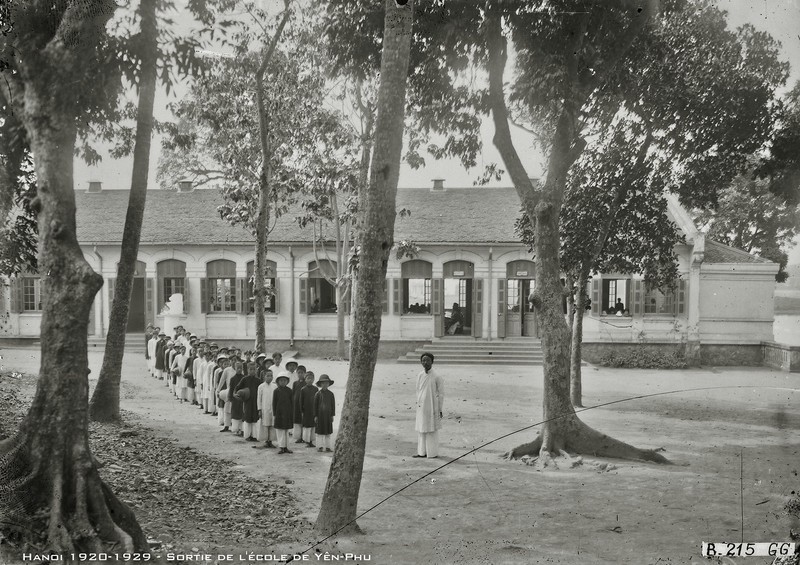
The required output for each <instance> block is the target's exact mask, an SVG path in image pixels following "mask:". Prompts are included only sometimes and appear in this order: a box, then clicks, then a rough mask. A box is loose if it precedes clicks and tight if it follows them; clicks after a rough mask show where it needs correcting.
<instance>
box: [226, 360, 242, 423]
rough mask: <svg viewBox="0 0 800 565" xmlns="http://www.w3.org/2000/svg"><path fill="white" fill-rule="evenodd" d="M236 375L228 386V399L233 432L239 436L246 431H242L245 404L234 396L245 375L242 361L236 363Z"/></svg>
mask: <svg viewBox="0 0 800 565" xmlns="http://www.w3.org/2000/svg"><path fill="white" fill-rule="evenodd" d="M235 368H236V374H235V375H233V376H232V377H231V380H230V383H229V385H228V398H229V399H230V401H231V431H232V432H234V433H235V434H236V435H237V436H241V435H244V431H243V430H242V419H243V418H244V404H243V403H242V401H241V400H240V399H239V398H237V397H236V395H234V394H233V392H234V391H235V390H236V387H237V386H239V383H240V382H241V380H242V379H243V378H244V374H243V373H242V363H241V362H240V361H237V362H236V365H235Z"/></svg>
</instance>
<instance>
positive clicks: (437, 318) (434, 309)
mask: <svg viewBox="0 0 800 565" xmlns="http://www.w3.org/2000/svg"><path fill="white" fill-rule="evenodd" d="M443 287H444V280H443V279H433V280H432V281H431V314H433V336H434V337H442V336H443V335H444V320H443V319H442V318H443V316H442V315H443V312H442V290H443Z"/></svg>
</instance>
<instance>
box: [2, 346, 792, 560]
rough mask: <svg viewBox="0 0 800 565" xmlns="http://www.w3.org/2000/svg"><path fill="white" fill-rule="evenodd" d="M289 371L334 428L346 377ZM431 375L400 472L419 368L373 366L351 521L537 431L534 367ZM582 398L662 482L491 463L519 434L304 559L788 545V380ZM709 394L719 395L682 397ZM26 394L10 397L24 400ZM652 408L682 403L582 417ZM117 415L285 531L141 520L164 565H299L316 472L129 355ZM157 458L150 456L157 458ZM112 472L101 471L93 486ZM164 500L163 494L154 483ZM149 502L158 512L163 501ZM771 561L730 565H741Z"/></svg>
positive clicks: (664, 555)
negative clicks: (322, 401)
mask: <svg viewBox="0 0 800 565" xmlns="http://www.w3.org/2000/svg"><path fill="white" fill-rule="evenodd" d="M2 355H3V360H2V364H3V368H2V370H3V373H5V372H7V371H18V372H21V373H31V374H34V373H35V372H36V371H37V370H38V355H39V352H38V350H36V349H22V348H17V349H4V350H3V351H2ZM101 360H102V355H101V353H100V352H91V353H90V367H91V369H92V373H91V375H90V377H95V376H96V375H97V374H98V373H99V368H100V363H101ZM301 362H302V363H303V364H305V365H306V366H307V367H308V368H309V369H310V370H313V371H314V372H315V373H316V374H317V375H320V374H321V373H327V374H329V375H330V377H331V378H332V379H333V380H334V381H335V384H334V385H333V387H331V390H332V391H333V392H334V394H335V395H336V401H337V411H338V412H340V411H341V405H342V401H343V399H344V390H345V385H346V380H347V364H346V363H344V362H333V361H326V360H318V359H301ZM436 368H437V370H438V371H439V372H440V373H441V374H442V375H443V376H444V378H445V383H446V385H445V386H446V399H445V409H444V411H445V421H444V428H443V430H442V432H441V442H442V446H443V447H442V450H441V451H442V453H441V457H440V458H439V459H432V460H428V459H412V458H411V455H413V453H414V452H415V447H416V437H415V433H414V429H413V428H414V409H413V403H414V383H415V376H416V373H417V371H418V368H417V367H415V366H410V365H398V364H395V363H391V362H380V363H379V364H378V366H377V369H376V372H375V383H374V386H373V392H372V402H371V409H370V424H369V434H368V441H367V457H366V461H365V466H364V475H363V481H362V489H361V497H360V499H359V508H360V509H361V510H362V511H363V510H366V509H367V508H370V507H371V506H373V505H375V504H377V503H379V502H380V501H381V500H383V499H385V498H386V497H387V496H389V495H391V494H392V493H394V492H395V491H397V490H399V489H401V488H402V487H404V486H406V485H408V484H409V483H411V482H413V481H415V480H416V479H418V478H419V477H421V476H423V475H425V474H426V473H429V472H430V471H432V470H434V469H436V468H437V467H439V466H441V465H444V464H446V463H448V462H450V461H452V460H453V459H455V458H457V457H459V456H461V455H462V454H464V453H465V452H467V451H469V450H471V449H473V448H474V447H477V446H479V445H482V444H484V443H486V442H489V441H491V440H492V439H494V438H497V437H500V436H503V435H505V434H508V433H509V432H512V431H514V430H517V429H520V428H524V427H527V426H531V425H533V424H536V423H537V422H539V421H540V420H541V413H542V410H541V401H542V371H541V368H539V367H508V368H506V367H492V366H484V367H476V366H438V367H436ZM4 380H5V381H6V382H5V383H3V384H4V386H5V387H9V386H16V385H14V384H13V378H12V377H5V378H4ZM20 382H22V380H20ZM9 383H11V384H9ZM19 386H23V385H19ZM583 387H584V403H585V405H586V406H588V407H590V408H588V409H586V410H585V411H584V412H582V413H581V418H583V419H584V421H586V422H587V423H588V424H589V425H591V426H593V427H595V428H597V429H599V430H602V431H603V432H605V433H608V434H610V435H612V436H615V437H617V438H619V439H622V440H624V441H626V442H628V443H632V444H634V445H636V446H639V447H649V448H663V449H664V451H663V454H664V455H665V456H666V457H667V458H668V459H670V460H671V461H673V462H675V463H677V464H676V465H671V466H661V465H654V464H648V463H634V462H627V461H618V460H597V459H592V458H591V457H583V458H582V459H580V460H577V459H575V460H572V461H570V462H569V463H570V464H562V465H561V468H560V469H546V470H544V471H539V470H537V469H536V468H535V467H534V466H529V465H526V464H524V463H523V462H520V461H507V460H504V459H503V458H502V455H503V454H504V453H505V452H507V451H509V450H510V449H511V448H513V447H515V446H517V445H519V444H521V443H524V442H526V441H529V440H530V439H532V438H533V437H534V435H535V433H536V430H537V429H538V427H535V428H533V429H530V430H527V431H524V432H521V433H518V434H515V435H512V436H510V437H507V438H505V439H502V440H500V441H497V442H495V443H492V444H491V445H488V446H486V447H484V448H482V449H480V450H478V451H477V452H475V453H472V454H470V455H468V456H466V457H464V458H462V459H459V460H458V461H455V462H453V463H451V464H449V465H447V466H445V467H444V468H442V469H441V470H439V471H437V472H436V473H434V474H433V475H431V476H429V477H426V478H425V479H424V480H422V481H419V482H416V483H415V484H414V485H412V486H411V487H409V488H407V489H405V490H404V491H403V492H401V493H400V494H398V495H396V496H394V497H392V498H391V499H389V500H388V501H386V502H385V503H383V504H381V505H380V506H378V507H377V508H375V509H374V510H372V511H370V512H369V513H368V514H366V515H365V516H363V517H362V518H360V519H359V520H358V523H359V525H360V527H361V528H362V530H363V531H364V535H361V536H348V537H338V538H335V539H334V540H329V541H328V542H326V543H325V544H324V545H323V546H321V547H322V549H323V551H325V552H328V553H327V554H323V555H327V556H328V557H332V556H336V555H337V554H346V553H352V554H357V555H362V556H364V557H369V558H370V559H369V561H366V559H361V560H358V561H353V560H351V561H349V562H350V563H353V562H368V563H376V564H380V565H383V564H405V563H413V564H415V563H436V564H450V563H453V564H456V563H459V564H473V563H474V564H478V563H481V564H482V563H493V564H503V563H510V564H511V563H513V564H536V563H556V564H572V563H597V564H618V563H631V564H634V563H635V564H656V563H660V564H664V563H685V564H692V563H698V564H699V563H707V562H708V561H707V560H705V559H703V558H701V557H700V544H701V542H702V541H732V542H738V541H741V540H742V539H743V540H744V541H746V542H747V541H750V542H764V541H788V540H789V531H790V529H792V528H793V529H794V530H800V524H798V523H796V522H795V523H792V521H791V519H790V517H789V516H788V515H787V513H786V511H785V505H786V503H787V502H788V501H789V500H790V499H792V498H793V497H794V496H796V494H795V493H797V492H798V491H800V478H799V477H798V471H800V435H799V434H798V431H800V397H798V389H799V388H800V375H798V374H788V373H783V372H779V371H773V370H770V369H766V368H720V369H717V368H704V369H699V370H685V371H656V370H623V369H603V368H594V367H586V368H585V369H584V385H583ZM710 387H730V388H715V389H712V390H703V391H694V392H693V391H689V390H686V389H696V388H710ZM28 388H29V389H30V390H29V391H28V392H27V393H26V394H29V393H30V392H32V387H28ZM669 391H682V392H676V393H674V394H665V395H661V396H654V397H648V398H639V399H633V400H628V401H625V402H620V403H615V404H611V405H609V406H603V407H597V408H591V407H592V406H596V405H599V404H603V403H607V402H613V401H616V400H622V399H628V398H633V397H638V396H643V395H650V394H654V393H662V392H669ZM122 408H123V410H125V417H126V419H127V421H128V422H129V423H132V424H134V425H135V427H136V429H141V430H143V432H142V433H143V434H145V435H146V434H149V433H152V434H153V435H154V436H155V439H154V440H153V441H151V442H150V445H149V447H147V448H145V447H140V448H141V449H153V448H155V449H160V448H159V447H158V446H160V445H163V446H170V451H169V453H172V451H171V449H172V446H174V447H175V448H181V449H185V448H191V453H192V454H195V453H196V454H197V456H198V457H201V459H198V460H197V466H198V472H197V474H196V477H202V476H203V472H202V470H201V469H202V468H203V465H204V463H203V461H210V459H208V457H206V456H211V457H213V458H218V459H221V460H224V461H223V462H232V464H233V466H232V467H229V468H227V469H228V470H227V471H225V472H227V473H229V476H230V477H235V478H236V481H239V482H237V483H236V484H238V485H240V487H237V488H239V491H240V492H241V497H242V499H241V500H244V497H246V496H247V489H246V488H241V485H246V483H247V477H250V478H251V479H252V480H255V481H258V482H259V483H260V484H261V485H262V487H264V488H265V489H267V492H266V493H265V496H273V497H276V498H279V499H280V504H281V508H282V509H283V510H282V512H283V513H284V515H285V516H286V517H285V519H283V520H281V521H282V523H283V526H285V525H286V524H290V528H289V529H290V530H291V531H292V532H293V535H287V534H286V533H285V530H286V528H285V527H281V528H280V530H281V535H274V536H271V537H269V538H268V539H271V540H274V541H271V542H269V544H265V542H263V541H258V538H254V537H250V536H249V535H245V533H244V532H245V531H248V532H249V529H251V528H253V527H256V528H264V529H265V530H267V531H268V530H269V529H270V528H275V526H274V522H275V520H276V518H275V517H274V516H273V515H272V514H269V515H267V514H266V513H265V514H264V516H256V517H255V518H254V517H253V515H252V512H249V511H248V512H241V511H237V506H241V504H243V503H239V502H238V501H237V499H236V497H233V499H232V500H228V501H225V503H224V504H223V505H222V506H221V507H220V506H219V505H218V506H217V508H216V510H215V512H217V513H218V516H219V517H218V524H223V523H224V524H225V529H226V531H227V530H230V529H236V528H237V521H240V522H241V528H240V529H239V531H240V535H237V536H236V537H230V536H228V537H226V538H224V539H221V536H220V535H219V532H217V533H216V534H215V532H214V526H213V524H210V525H209V527H208V528H202V529H198V528H187V529H186V530H187V532H190V535H188V536H187V535H183V536H182V535H180V533H177V534H176V533H175V532H172V533H171V534H170V533H169V532H164V531H152V530H150V529H148V524H151V525H152V526H153V527H157V528H163V524H161V523H159V522H158V521H148V520H142V521H143V522H144V526H145V528H146V531H147V533H148V536H149V537H152V538H154V539H160V540H161V541H162V542H163V541H164V539H165V538H168V539H169V540H170V543H171V544H172V546H171V547H172V551H173V552H174V553H179V552H181V553H183V552H189V553H201V554H212V555H214V556H215V557H216V555H217V554H218V553H236V560H235V561H233V562H234V563H238V562H240V561H239V560H238V559H239V558H238V555H239V554H245V553H246V552H252V553H254V554H255V555H256V556H262V558H272V556H274V555H281V554H295V553H300V552H303V551H305V550H307V549H308V548H310V547H311V546H313V545H314V543H315V542H316V541H317V540H316V539H315V538H314V536H313V533H312V531H311V529H310V524H309V523H307V522H305V521H304V520H302V518H305V519H306V520H307V521H308V522H313V521H314V519H315V517H316V513H317V511H318V508H319V501H320V499H321V495H322V492H323V490H324V488H325V482H326V478H327V471H328V466H329V464H330V461H331V454H322V453H318V452H316V450H313V451H312V450H311V449H306V448H304V447H302V446H300V447H298V448H297V449H294V454H292V455H282V456H277V455H276V453H275V451H274V450H266V449H251V444H250V443H248V442H245V441H243V440H242V439H240V438H236V437H232V436H231V435H230V434H220V433H217V430H218V427H217V424H216V419H215V418H212V417H211V416H206V415H203V414H201V413H200V411H199V410H198V409H197V408H192V407H190V406H188V405H186V404H183V405H181V404H180V403H178V402H176V401H175V400H174V399H173V398H172V396H171V395H170V394H169V392H168V390H167V388H166V387H165V386H164V385H163V384H162V383H161V382H159V381H156V380H154V379H152V378H151V377H149V376H147V375H146V366H145V360H144V358H143V356H142V355H141V354H133V353H130V354H126V357H125V369H124V374H123V400H122ZM338 416H339V415H338V414H337V418H336V420H335V422H334V427H335V428H337V427H338ZM147 430H149V431H147ZM159 442H162V443H159ZM163 449H164V450H165V452H166V450H167V447H163ZM98 456H99V458H100V459H101V460H103V457H102V456H100V455H98ZM170 457H172V456H171V455H170ZM202 457H205V459H202ZM562 463H566V462H562ZM167 464H169V462H165V465H167ZM112 465H113V464H112ZM113 471H114V469H113V468H109V467H108V466H107V467H104V468H103V469H101V475H103V476H104V477H106V476H108V475H107V474H108V473H112V472H113ZM134 472H135V470H134ZM192 476H195V475H192ZM231 480H233V479H231ZM196 484H197V486H196V487H195V490H198V489H200V490H202V486H203V480H200V481H199V482H198V483H196ZM165 485H166V486H167V487H170V486H171V485H170V484H169V480H167V482H166V483H165ZM143 488H147V487H146V485H145V487H143ZM173 488H177V487H173ZM286 489H288V494H289V495H290V496H288V498H287V497H286V496H284V494H286ZM272 493H277V494H272ZM292 496H293V497H294V499H292ZM165 497H166V494H164V495H161V498H162V500H163V499H164V498H165ZM137 501H138V502H137ZM133 502H134V506H137V504H138V505H139V508H136V510H137V514H138V515H140V516H142V515H143V516H150V515H152V514H153V510H152V508H149V509H148V508H145V506H148V504H151V503H148V502H147V500H145V499H141V498H139V499H136V500H134V501H133ZM175 504H181V502H176V503H175ZM276 504H277V503H276ZM295 513H297V514H298V515H299V516H295V515H294V514H295ZM298 518H300V519H298ZM184 519H185V518H184ZM188 519H191V517H189V518H188ZM253 523H255V525H254V524H253ZM219 527H220V528H221V527H222V526H219ZM263 539H264V538H262V540H263ZM162 549H163V547H162ZM161 553H164V552H163V551H162V552H161ZM308 554H309V555H310V557H309V561H310V562H321V559H318V558H317V556H315V554H314V550H311V551H309V552H308ZM772 561H773V560H772V558H767V557H760V558H758V557H749V558H747V559H746V563H754V564H756V563H772ZM242 562H243V561H242ZM720 562H728V561H720Z"/></svg>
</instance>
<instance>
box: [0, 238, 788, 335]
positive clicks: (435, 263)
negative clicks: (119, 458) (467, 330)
mask: <svg viewBox="0 0 800 565" xmlns="http://www.w3.org/2000/svg"><path fill="white" fill-rule="evenodd" d="M676 252H677V254H678V261H679V271H680V272H681V277H682V278H684V279H685V281H686V284H688V285H691V284H693V282H692V281H695V282H694V284H697V285H698V286H699V292H698V291H697V289H694V291H693V289H692V288H691V286H689V287H687V292H686V294H687V297H688V296H690V295H693V294H697V295H698V296H699V322H698V323H697V325H698V326H699V336H700V342H702V343H704V344H756V343H760V342H761V341H771V340H772V319H773V310H772V309H773V297H772V293H773V290H774V288H775V283H774V270H775V266H774V265H772V264H738V263H737V264H716V265H715V264H701V265H700V269H699V272H700V276H699V278H696V279H692V277H691V271H692V269H693V266H692V263H691V261H692V253H693V249H692V246H690V245H682V246H678V247H677V248H676ZM84 254H85V256H86V258H87V260H88V261H89V263H90V265H91V266H92V268H94V269H95V270H96V271H97V272H99V273H101V274H102V275H103V278H104V280H105V285H104V287H103V288H102V289H101V290H100V292H98V294H97V296H96V298H95V303H94V307H93V317H94V318H93V331H94V335H95V336H96V337H103V336H105V334H106V332H107V330H108V318H109V312H110V306H111V289H110V287H111V286H112V284H111V283H112V282H113V279H114V277H115V276H116V268H117V262H118V260H119V255H120V253H119V248H118V247H116V246H92V247H85V248H84ZM165 259H178V260H181V261H183V262H184V263H185V264H186V284H187V304H186V313H185V314H179V315H177V316H173V317H169V318H168V317H166V316H164V315H163V314H161V313H160V310H161V308H160V306H161V305H159V304H157V303H156V302H157V301H156V300H152V301H151V303H150V307H151V311H150V312H149V316H150V317H149V319H152V320H153V321H154V323H155V324H156V325H158V326H159V327H161V328H162V329H165V330H167V331H171V330H172V327H170V326H174V325H178V324H180V325H183V326H184V327H186V328H187V329H189V330H190V331H192V332H193V333H196V334H199V335H201V336H205V337H211V338H226V339H240V340H244V341H249V340H252V339H253V338H254V337H255V316H254V315H252V314H250V315H246V314H243V313H239V312H212V313H201V305H200V302H201V300H200V297H201V287H200V285H201V279H203V278H205V277H206V264H207V263H208V262H209V261H213V260H216V259H228V260H230V261H233V262H234V263H235V267H236V272H235V274H236V277H237V279H246V277H247V264H248V262H249V261H251V260H252V259H253V248H252V246H251V245H211V244H209V245H181V246H171V245H159V246H153V245H143V246H142V247H141V248H140V253H139V260H140V261H141V262H143V263H144V265H145V271H144V273H143V274H144V277H145V279H149V280H152V281H153V284H157V265H158V263H159V262H160V261H163V260H165ZM268 259H270V260H272V261H274V262H275V263H276V265H277V279H278V281H279V283H278V291H279V292H278V299H277V302H278V308H277V310H278V311H277V313H275V314H267V316H266V328H267V337H268V339H270V340H276V341H281V342H282V341H286V342H287V343H288V341H289V340H290V339H294V340H296V341H298V340H303V341H313V340H320V341H330V340H335V339H336V327H337V316H336V314H321V313H317V314H313V315H312V314H303V313H301V312H300V308H299V300H298V297H299V294H300V279H301V278H304V277H307V274H308V273H307V270H308V264H309V263H310V262H311V261H314V259H315V257H314V254H313V250H312V249H311V248H310V247H291V248H290V247H287V246H276V245H272V246H270V248H269V252H268ZM418 259H422V260H425V261H428V262H430V263H431V266H432V277H433V279H441V278H442V277H443V274H444V265H445V263H447V262H448V261H454V260H462V261H470V262H472V263H473V264H474V280H481V281H482V287H483V297H482V298H483V300H482V304H483V311H482V316H481V323H480V331H479V333H480V336H481V337H482V338H490V339H497V338H498V335H500V334H502V332H498V329H501V328H498V325H499V323H500V320H501V319H502V318H501V317H500V315H499V312H498V309H499V308H500V304H499V301H500V297H501V290H502V292H504V289H501V288H500V283H501V281H504V280H505V279H506V267H507V265H508V263H509V262H511V261H516V260H520V259H529V255H528V253H527V250H526V249H525V248H524V247H523V246H522V245H515V244H503V245H492V246H489V245H472V246H461V247H460V248H457V249H456V248H454V246H451V245H446V244H442V245H437V246H432V245H427V246H424V249H423V250H422V251H421V252H420V254H419V256H418ZM695 270H696V269H695ZM531 275H532V274H531ZM635 278H636V277H634V279H635ZM387 279H388V284H387V291H388V295H387V299H386V301H387V304H386V313H385V314H384V316H383V321H382V331H381V337H382V339H383V340H386V341H389V342H421V341H427V340H430V339H432V338H433V336H434V316H432V315H427V314H405V315H404V314H402V313H401V312H399V309H398V308H397V304H395V302H394V300H393V296H392V291H393V285H396V284H400V283H401V282H402V279H401V261H398V260H396V259H395V258H394V257H392V258H391V259H390V262H389V265H388V269H387ZM687 300H688V298H687ZM10 304H11V296H10V292H9V288H8V287H7V286H4V287H3V289H2V305H3V306H4V309H3V312H6V313H7V312H10V310H11V308H10ZM689 310H690V308H689V305H688V304H687V307H686V311H685V312H684V313H683V314H682V315H651V314H644V313H643V312H641V313H639V314H634V315H630V316H623V317H617V316H602V315H596V314H593V313H590V312H586V313H584V341H585V342H586V343H638V344H641V343H659V344H670V343H675V344H680V343H685V342H686V341H687V340H691V330H692V328H691V326H692V323H691V321H690V315H689ZM40 318H41V316H40V314H39V313H36V312H22V313H10V314H6V315H5V317H4V318H2V319H0V335H6V336H37V335H38V333H39V324H40ZM345 323H346V325H345V330H346V336H349V332H350V319H349V316H348V317H346V322H345Z"/></svg>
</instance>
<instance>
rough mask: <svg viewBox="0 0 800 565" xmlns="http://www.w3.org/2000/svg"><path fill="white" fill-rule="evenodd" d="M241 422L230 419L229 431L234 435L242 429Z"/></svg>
mask: <svg viewBox="0 0 800 565" xmlns="http://www.w3.org/2000/svg"><path fill="white" fill-rule="evenodd" d="M242 423H243V422H242V421H241V420H233V419H231V431H232V432H234V433H236V432H238V431H239V430H241V429H242Z"/></svg>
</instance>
